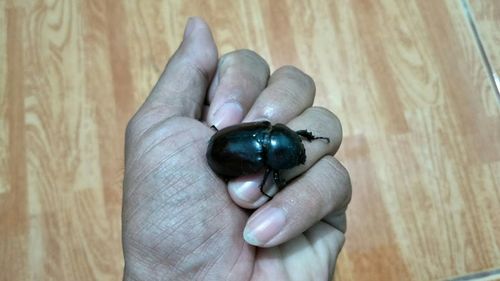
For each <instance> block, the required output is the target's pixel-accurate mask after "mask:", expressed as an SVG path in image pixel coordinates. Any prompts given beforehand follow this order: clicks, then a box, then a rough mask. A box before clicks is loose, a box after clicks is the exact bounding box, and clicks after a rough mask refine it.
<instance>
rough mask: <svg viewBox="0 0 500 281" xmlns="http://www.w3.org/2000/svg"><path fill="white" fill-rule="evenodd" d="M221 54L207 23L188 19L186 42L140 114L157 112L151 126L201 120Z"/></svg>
mask: <svg viewBox="0 0 500 281" xmlns="http://www.w3.org/2000/svg"><path fill="white" fill-rule="evenodd" d="M217 60H218V54H217V47H216V45H215V42H214V39H213V37H212V33H211V31H210V28H209V27H208V25H207V23H206V22H205V21H204V20H203V19H201V18H199V17H192V18H189V20H188V22H187V24H186V28H185V30H184V36H183V41H182V43H181V45H180V46H179V48H178V49H177V51H176V52H175V54H174V55H173V56H172V58H171V59H170V60H169V62H168V64H167V66H166V68H165V70H164V71H163V73H162V75H161V77H160V79H159V81H158V83H157V84H156V86H155V87H154V89H153V91H152V92H151V94H150V96H149V97H148V99H147V101H146V102H145V104H144V105H143V108H141V110H140V111H141V112H148V111H149V110H150V109H154V111H155V112H154V114H151V118H154V119H155V120H151V119H149V118H148V119H149V120H148V121H147V122H148V123H149V124H152V123H156V122H159V121H161V120H165V119H166V118H169V117H172V116H186V117H191V118H199V117H200V115H201V109H202V106H203V102H204V100H205V94H206V93H207V87H208V86H209V85H210V82H211V79H212V77H213V75H214V72H215V68H216V66H217Z"/></svg>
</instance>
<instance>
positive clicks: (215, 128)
mask: <svg viewBox="0 0 500 281" xmlns="http://www.w3.org/2000/svg"><path fill="white" fill-rule="evenodd" d="M210 128H211V129H214V130H215V131H216V132H218V131H219V129H217V127H215V125H212V126H210Z"/></svg>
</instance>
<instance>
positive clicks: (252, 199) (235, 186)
mask: <svg viewBox="0 0 500 281" xmlns="http://www.w3.org/2000/svg"><path fill="white" fill-rule="evenodd" d="M261 182H262V176H259V177H255V175H252V176H245V177H242V178H239V179H238V180H237V181H230V182H229V186H228V188H229V190H231V191H232V192H233V193H234V195H236V197H238V199H240V200H242V201H245V202H248V203H250V204H252V205H257V206H259V205H258V204H257V203H263V202H265V201H267V197H266V196H265V195H263V194H262V192H261V191H260V188H259V185H260V183H261Z"/></svg>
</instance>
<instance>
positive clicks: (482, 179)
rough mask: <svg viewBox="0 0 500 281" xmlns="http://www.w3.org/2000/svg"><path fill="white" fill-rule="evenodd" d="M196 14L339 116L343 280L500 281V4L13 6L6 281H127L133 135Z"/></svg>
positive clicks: (3, 76)
mask: <svg viewBox="0 0 500 281" xmlns="http://www.w3.org/2000/svg"><path fill="white" fill-rule="evenodd" d="M191 15H200V16H203V17H204V18H205V19H206V20H207V21H208V22H209V24H210V25H211V26H212V28H213V31H214V35H215V38H216V41H217V43H218V45H219V48H220V49H219V50H220V52H221V54H222V53H225V52H228V51H231V50H233V49H238V48H250V49H253V50H255V51H257V52H258V53H260V54H261V55H262V56H263V57H264V58H266V59H267V60H268V61H269V62H270V64H271V65H272V68H273V69H276V68H277V67H279V66H280V65H283V64H293V65H296V66H299V67H300V68H302V69H304V70H305V71H306V72H308V73H309V74H311V75H312V76H313V77H314V79H315V81H316V84H317V92H318V94H317V100H316V104H320V105H323V106H327V107H328V108H330V109H331V110H332V111H334V112H336V113H337V114H338V115H339V117H340V119H341V120H342V122H343V125H344V134H345V140H344V142H343V144H342V147H341V150H340V152H339V155H338V157H339V158H340V159H341V160H342V161H343V162H344V163H345V164H346V166H347V167H348V169H349V170H350V172H351V175H352V182H353V190H354V194H353V199H352V203H351V205H350V209H349V211H348V220H349V221H348V225H349V227H348V233H347V242H346V244H345V247H344V250H343V252H342V254H341V258H340V259H339V262H338V266H337V271H336V280H341V281H346V280H356V281H358V280H443V279H449V278H457V280H475V279H474V278H476V277H477V278H479V277H480V276H487V275H488V274H489V277H484V278H489V279H481V280H494V279H495V278H498V279H500V203H499V202H500V96H499V93H498V88H497V87H498V86H499V84H500V82H499V80H498V76H497V75H498V73H499V71H500V48H499V46H500V1H499V0H469V1H467V0H464V1H459V0H440V1H434V0H405V1H398V0H379V1H365V0H352V1H343V0H339V1H327V0H324V1H316V0H314V1H313V0H310V1H298V0H297V1H291V0H290V1H286V0H267V1H264V0H263V1H245V0H240V1H229V0H227V1H201V0H200V1H102V0H86V1H77V0H74V1H68V0H52V1H32V0H30V1H28V0H24V1H21V0H10V1H9V0H7V1H5V0H0V280H118V279H119V278H120V276H121V271H122V266H123V260H122V253H121V240H120V235H121V234H120V212H121V180H122V173H123V136H124V127H125V124H126V122H127V120H128V119H129V118H130V116H131V115H132V114H133V112H134V111H135V110H136V109H137V107H138V106H139V105H140V104H141V102H142V101H143V100H144V98H145V97H146V96H147V94H148V92H149V90H150V89H151V87H152V85H153V83H154V82H155V81H156V79H157V77H158V75H159V74H160V72H161V70H162V68H163V66H164V64H165V62H166V60H167V58H168V57H169V56H170V55H171V54H172V52H173V51H174V50H175V48H176V47H177V45H178V44H179V42H180V39H181V36H182V31H183V25H184V23H185V21H186V18H187V17H188V16H191ZM495 73H497V74H495ZM495 79H496V83H497V84H496V87H495ZM470 274H472V275H470ZM495 274H496V276H497V277H494V276H495ZM460 276H465V277H463V278H461V279H460ZM477 280H479V279H477Z"/></svg>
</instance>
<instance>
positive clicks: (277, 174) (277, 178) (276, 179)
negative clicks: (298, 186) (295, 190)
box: [273, 171, 286, 191]
mask: <svg viewBox="0 0 500 281" xmlns="http://www.w3.org/2000/svg"><path fill="white" fill-rule="evenodd" d="M273 177H274V182H275V183H276V186H278V191H279V190H281V189H282V188H283V187H285V185H286V180H285V179H283V178H282V177H281V176H280V172H279V171H274V172H273Z"/></svg>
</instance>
